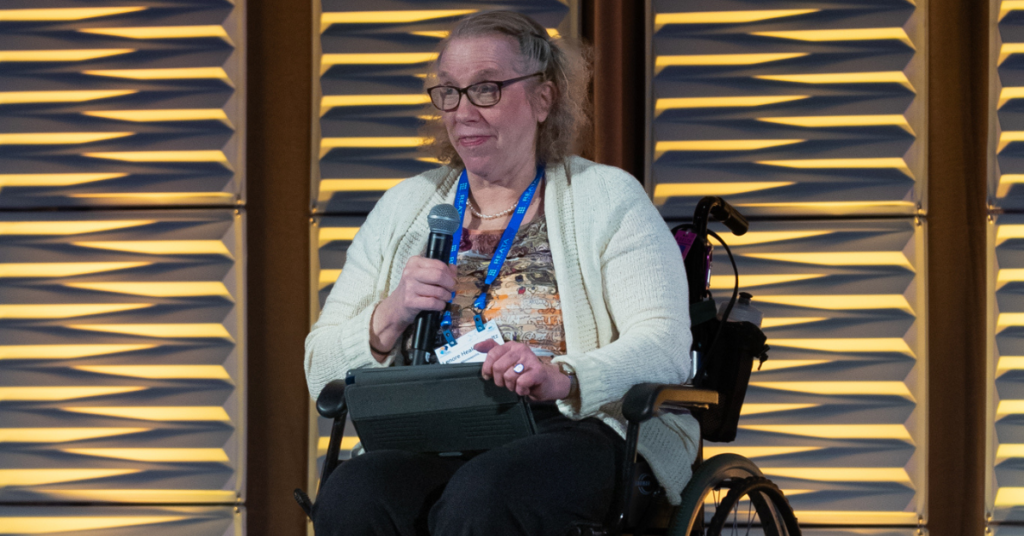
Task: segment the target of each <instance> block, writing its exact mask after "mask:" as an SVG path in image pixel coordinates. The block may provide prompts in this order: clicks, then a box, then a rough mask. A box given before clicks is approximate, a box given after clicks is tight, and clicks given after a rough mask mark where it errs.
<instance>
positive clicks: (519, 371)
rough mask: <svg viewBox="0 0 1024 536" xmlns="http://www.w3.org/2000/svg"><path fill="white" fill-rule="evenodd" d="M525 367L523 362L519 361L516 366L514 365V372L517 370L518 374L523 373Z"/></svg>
mask: <svg viewBox="0 0 1024 536" xmlns="http://www.w3.org/2000/svg"><path fill="white" fill-rule="evenodd" d="M524 368H525V367H523V364H522V363H517V364H516V366H514V367H512V372H515V373H516V374H522V373H523V369H524Z"/></svg>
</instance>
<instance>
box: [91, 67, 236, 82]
mask: <svg viewBox="0 0 1024 536" xmlns="http://www.w3.org/2000/svg"><path fill="white" fill-rule="evenodd" d="M82 74H88V75H92V76H106V77H111V78H128V79H131V80H199V79H216V80H223V81H225V82H227V83H228V84H230V83H231V79H230V78H228V73H226V72H225V71H224V69H223V68H221V67H181V68H176V69H105V70H99V71H82Z"/></svg>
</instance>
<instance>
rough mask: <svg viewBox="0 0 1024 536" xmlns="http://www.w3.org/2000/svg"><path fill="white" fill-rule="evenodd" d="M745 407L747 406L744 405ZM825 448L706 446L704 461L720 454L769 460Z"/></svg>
mask: <svg viewBox="0 0 1024 536" xmlns="http://www.w3.org/2000/svg"><path fill="white" fill-rule="evenodd" d="M744 407H745V405H744ZM823 448H824V447H736V446H732V445H729V446H724V447H717V446H713V445H707V444H706V445H704V459H705V460H710V459H711V458H712V457H714V456H718V455H719V454H730V453H731V454H739V455H740V456H743V457H745V458H767V457H768V456H783V455H786V454H800V453H801V452H814V451H816V450H821V449H823Z"/></svg>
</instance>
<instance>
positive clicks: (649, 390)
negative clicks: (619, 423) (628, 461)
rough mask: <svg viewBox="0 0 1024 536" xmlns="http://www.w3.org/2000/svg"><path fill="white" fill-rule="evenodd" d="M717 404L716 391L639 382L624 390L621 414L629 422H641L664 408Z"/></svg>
mask: <svg viewBox="0 0 1024 536" xmlns="http://www.w3.org/2000/svg"><path fill="white" fill-rule="evenodd" d="M717 404H718V392H717V391H712V390H710V389H697V388H696V387H690V386H688V385H675V384H661V383H640V384H637V385H634V386H633V387H631V388H630V389H629V391H628V392H626V398H625V399H624V400H623V401H622V414H623V415H624V416H625V417H626V419H627V420H629V421H630V422H635V423H641V422H644V421H646V420H647V419H650V418H651V417H654V416H655V415H657V414H658V412H660V411H661V410H662V408H663V407H664V408H666V409H683V408H686V409H694V408H707V407H709V406H714V405H717Z"/></svg>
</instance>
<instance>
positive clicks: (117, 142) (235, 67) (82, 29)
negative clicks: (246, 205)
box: [0, 0, 245, 208]
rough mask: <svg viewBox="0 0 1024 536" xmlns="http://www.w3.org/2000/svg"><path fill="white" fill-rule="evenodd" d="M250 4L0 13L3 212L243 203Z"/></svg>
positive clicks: (185, 1)
mask: <svg viewBox="0 0 1024 536" xmlns="http://www.w3.org/2000/svg"><path fill="white" fill-rule="evenodd" d="M242 4H243V3H242V2H241V1H237V0H174V1H173V2H164V1H156V0H140V1H138V2H131V3H127V4H126V3H124V2H109V1H100V2H87V3H84V4H83V3H82V2H76V1H71V0H58V1H52V2H46V3H45V5H44V4H41V3H40V2H38V1H36V0H5V1H4V2H3V3H2V5H0V208H3V207H7V208H11V207H17V208H24V207H56V206H81V205H108V206H109V205H117V206H124V205H160V206H166V205H233V204H235V203H236V202H240V200H241V196H242V193H243V181H242V177H243V163H244V161H245V154H244V140H245V136H244V134H242V133H243V132H244V127H245V125H244V118H245V114H244V111H245V103H244V93H243V91H242V89H243V81H244V77H243V76H242V67H243V62H244V57H243V53H242V50H241V49H240V48H239V47H241V46H242V45H244V34H243V28H244V16H243V9H242V8H241V7H240V6H241V5H242Z"/></svg>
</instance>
